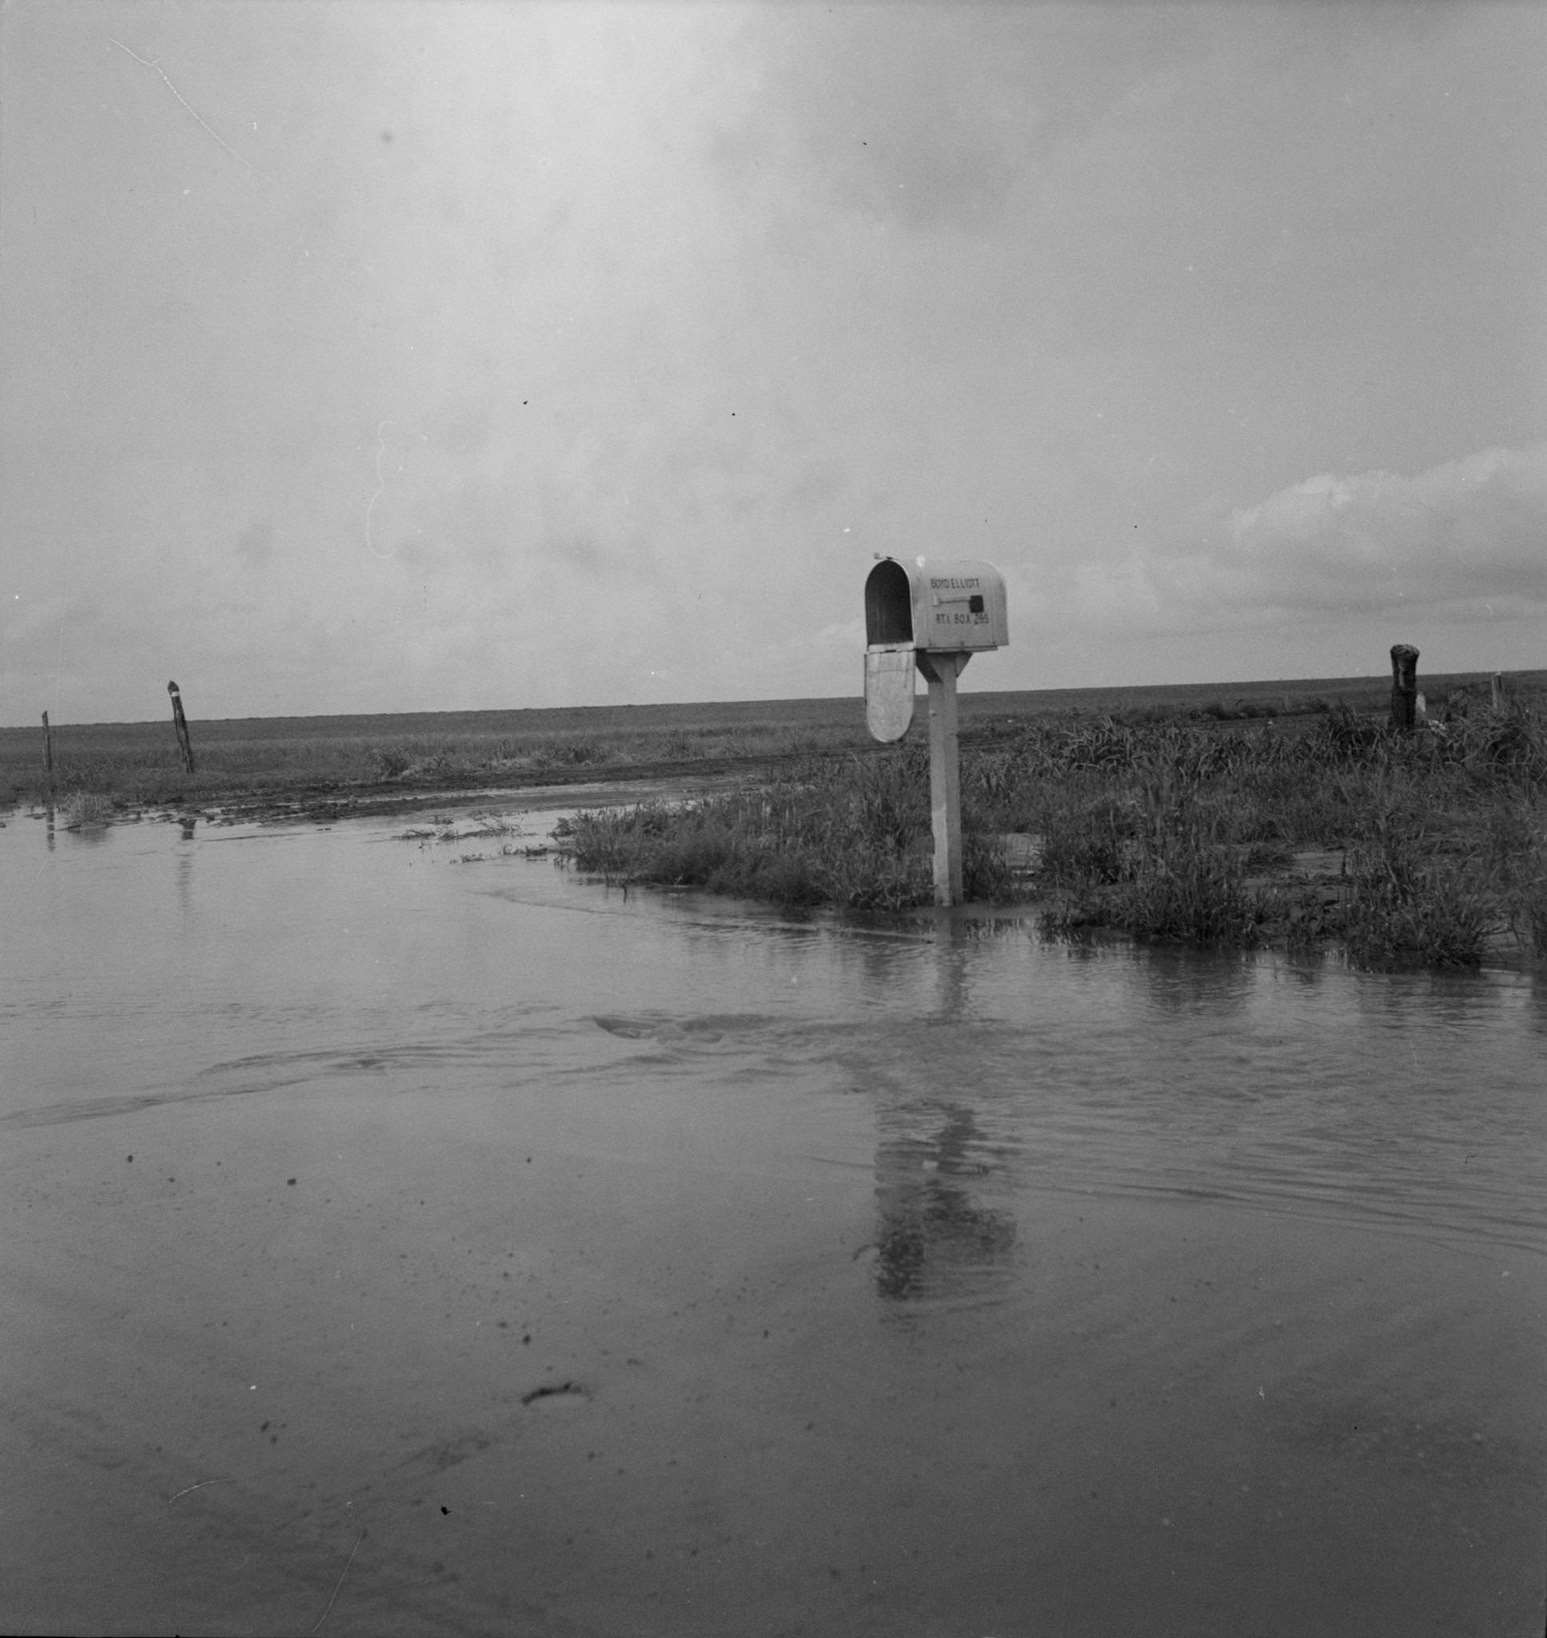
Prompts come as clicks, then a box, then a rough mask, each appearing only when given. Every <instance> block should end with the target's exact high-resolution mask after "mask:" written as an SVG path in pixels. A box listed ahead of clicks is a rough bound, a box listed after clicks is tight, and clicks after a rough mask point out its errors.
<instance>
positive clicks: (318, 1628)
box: [312, 1530, 365, 1633]
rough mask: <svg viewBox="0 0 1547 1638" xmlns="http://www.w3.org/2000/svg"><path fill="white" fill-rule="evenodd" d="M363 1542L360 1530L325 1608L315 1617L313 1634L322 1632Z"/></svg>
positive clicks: (363, 1534)
mask: <svg viewBox="0 0 1547 1638" xmlns="http://www.w3.org/2000/svg"><path fill="white" fill-rule="evenodd" d="M364 1540H365V1532H364V1531H363V1530H362V1531H361V1532H360V1534H359V1535H357V1536H356V1537H355V1544H354V1546H353V1547H351V1548H350V1549H349V1557H348V1558H346V1559H345V1560H344V1567H343V1569H342V1570H340V1571H339V1572H338V1580H337V1581H335V1582H334V1583H333V1592H332V1595H331V1596H330V1597H329V1599H328V1602H327V1605H326V1607H325V1608H324V1609H323V1612H322V1614H321V1615H319V1616H318V1617H317V1624H316V1626H314V1627H313V1628H312V1631H313V1632H314V1633H315V1632H320V1631H321V1630H322V1623H323V1622H324V1621H326V1620H327V1618H328V1616H329V1614H330V1613H331V1611H332V1609H333V1600H334V1599H336V1598H337V1597H338V1589H339V1588H340V1587H342V1586H343V1585H344V1577H345V1576H346V1575H348V1574H349V1566H350V1565H351V1564H353V1563H354V1561H355V1554H356V1553H358V1552H359V1551H360V1543H361V1542H362V1541H364Z"/></svg>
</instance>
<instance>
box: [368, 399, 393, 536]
mask: <svg viewBox="0 0 1547 1638" xmlns="http://www.w3.org/2000/svg"><path fill="white" fill-rule="evenodd" d="M391 425H392V423H391V422H390V421H383V422H382V423H381V424H380V425H379V426H378V427H377V428H376V492H375V493H374V494H373V495H372V496H371V498H370V500H368V501H367V502H366V504H365V544H366V546H367V547H368V548H369V550H370V552H371V555H372V556H373V557H391V556H392V553H391V552H390V551H386V552H378V551H377V550H376V541H375V539H374V537H373V536H372V534H371V515H372V514H373V513H374V512H375V510H376V502H377V501H379V500H380V499H381V492H382V490H383V489H385V488H386V487H387V480H386V479H385V478H384V477H382V475H381V452H382V450H383V449H385V448H386V440H385V438H384V436H383V434H385V432H386V430H387V428H388V427H390V426H391Z"/></svg>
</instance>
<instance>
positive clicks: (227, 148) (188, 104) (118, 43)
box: [108, 34, 257, 175]
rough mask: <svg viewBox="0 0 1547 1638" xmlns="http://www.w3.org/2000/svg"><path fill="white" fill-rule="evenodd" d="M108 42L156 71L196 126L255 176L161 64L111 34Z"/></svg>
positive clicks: (254, 171) (144, 66)
mask: <svg viewBox="0 0 1547 1638" xmlns="http://www.w3.org/2000/svg"><path fill="white" fill-rule="evenodd" d="M108 40H109V42H110V43H111V44H113V45H115V46H117V47H118V49H119V50H120V51H121V52H123V53H124V55H125V56H127V57H133V58H134V60H135V61H136V62H137V63H138V64H139V65H140V67H141V68H152V69H154V70H155V71H156V73H157V74H159V75H160V76H161V83H162V84H163V85H164V86H165V87H166V88H167V90H168V91H170V92H171V93H172V95H173V96H174V97H176V98H177V100H178V102H179V103H181V104H182V106H183V107H184V108H185V109H186V110H187V111H188V112H189V113H190V114H192V116H193V118H194V120H195V121H196V122H197V123H198V124H199V125H200V126H201V127H202V128H203V129H204V130H205V131H206V132H208V134H209V135H210V136H212V137H214V139H215V140H216V142H218V143H219V144H220V146H221V147H222V148H224V149H225V151H226V152H227V153H228V154H230V156H231V157H232V158H233V159H234V160H235V161H236V162H237V164H238V165H241V166H242V167H244V168H245V169H246V170H247V171H249V172H250V173H251V174H253V175H257V172H256V170H254V168H253V166H252V165H251V164H249V163H248V161H247V160H245V159H243V158H242V156H241V155H240V154H239V153H238V152H237V151H236V149H235V148H233V147H232V146H231V144H230V143H229V142H227V141H226V139H225V138H224V137H223V136H222V135H221V134H220V132H219V131H217V130H216V129H215V127H214V126H213V125H211V124H210V122H209V121H208V120H207V119H205V117H204V116H203V115H202V114H201V113H200V112H199V110H198V109H197V108H195V107H194V105H193V104H192V103H191V102H189V100H188V99H187V97H185V96H184V95H183V94H182V92H181V91H179V90H178V89H177V87H176V86H175V85H173V84H172V82H171V80H169V79H168V78H167V71H166V70H165V69H164V68H163V67H162V66H161V64H160V63H158V62H152V61H151V60H150V59H149V58H148V57H142V56H141V55H140V54H139V52H137V51H131V50H130V49H129V47H128V46H126V45H125V44H124V43H123V41H122V40H115V39H113V36H112V35H111V34H110V35H108Z"/></svg>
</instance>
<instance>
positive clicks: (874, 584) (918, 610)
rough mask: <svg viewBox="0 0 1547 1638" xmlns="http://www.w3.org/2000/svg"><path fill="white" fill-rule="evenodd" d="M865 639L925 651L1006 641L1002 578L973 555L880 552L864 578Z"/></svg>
mask: <svg viewBox="0 0 1547 1638" xmlns="http://www.w3.org/2000/svg"><path fill="white" fill-rule="evenodd" d="M865 641H866V643H867V644H870V645H872V646H874V645H875V644H878V643H879V644H884V645H886V646H887V647H892V646H895V645H898V644H906V645H907V646H908V647H909V648H914V649H924V650H926V651H928V650H937V651H942V650H960V649H966V650H968V651H970V652H973V653H976V652H977V651H978V650H979V649H989V648H999V647H1000V646H1001V645H1003V644H1005V643H1008V642H1009V641H1010V622H1009V616H1008V614H1007V612H1006V608H1005V596H1004V577H1003V576H1002V575H1001V574H1000V573H999V571H998V569H996V568H995V567H994V566H993V564H992V563H982V562H979V561H978V560H977V559H976V558H925V557H917V558H914V560H913V561H912V562H911V563H901V562H899V561H898V560H897V559H896V558H893V557H883V558H882V559H881V560H880V562H878V563H877V564H876V566H875V567H874V568H873V569H872V570H871V571H870V574H869V576H868V577H867V579H866V581H865Z"/></svg>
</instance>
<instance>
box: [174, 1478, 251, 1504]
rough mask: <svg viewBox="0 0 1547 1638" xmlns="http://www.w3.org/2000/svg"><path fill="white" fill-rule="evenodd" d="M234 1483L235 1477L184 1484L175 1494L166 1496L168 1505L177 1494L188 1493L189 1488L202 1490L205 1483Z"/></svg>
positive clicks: (184, 1494) (183, 1494)
mask: <svg viewBox="0 0 1547 1638" xmlns="http://www.w3.org/2000/svg"><path fill="white" fill-rule="evenodd" d="M235 1483H236V1480H235V1479H200V1480H199V1482H198V1483H197V1484H185V1485H184V1486H183V1488H182V1489H181V1490H179V1491H178V1492H177V1494H176V1495H172V1496H168V1497H167V1502H168V1504H169V1505H170V1504H171V1503H172V1502H175V1501H176V1500H177V1497H178V1496H186V1495H187V1494H188V1493H189V1491H191V1490H202V1489H203V1488H204V1487H205V1485H207V1484H235Z"/></svg>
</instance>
